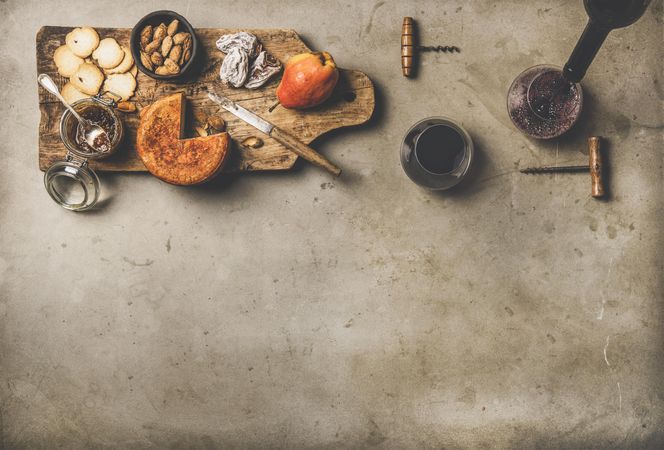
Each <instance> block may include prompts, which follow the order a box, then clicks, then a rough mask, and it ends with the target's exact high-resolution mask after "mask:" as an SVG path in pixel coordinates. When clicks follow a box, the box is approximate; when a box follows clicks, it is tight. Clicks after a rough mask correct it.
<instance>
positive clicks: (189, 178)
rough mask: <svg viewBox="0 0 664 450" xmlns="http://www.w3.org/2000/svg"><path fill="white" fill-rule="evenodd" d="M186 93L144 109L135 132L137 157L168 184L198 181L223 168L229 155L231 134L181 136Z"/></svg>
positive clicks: (205, 179)
mask: <svg viewBox="0 0 664 450" xmlns="http://www.w3.org/2000/svg"><path fill="white" fill-rule="evenodd" d="M184 102H185V96H184V94H183V93H177V94H172V95H169V96H167V97H164V98H162V99H159V100H157V101H156V102H154V103H153V104H152V105H150V106H149V107H147V108H145V109H143V111H141V122H140V124H139V127H138V132H137V135H136V149H137V150H138V156H139V157H140V158H141V160H142V161H143V164H144V165H145V167H146V168H147V169H148V171H149V172H150V173H151V174H152V175H154V176H156V177H157V178H159V179H161V180H163V181H166V182H167V183H171V184H177V185H182V186H186V185H192V184H199V183H203V182H205V181H208V180H210V179H211V178H213V177H214V176H215V175H216V174H217V173H219V171H220V170H221V168H222V166H223V164H224V162H225V161H226V158H227V157H228V154H229V147H230V139H229V137H228V133H220V134H214V135H212V136H202V137H197V138H193V139H182V132H183V129H184V111H185V109H184V106H185V105H184Z"/></svg>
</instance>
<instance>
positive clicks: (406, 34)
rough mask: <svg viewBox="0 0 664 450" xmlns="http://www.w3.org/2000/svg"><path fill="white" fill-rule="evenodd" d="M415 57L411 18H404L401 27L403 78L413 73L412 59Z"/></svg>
mask: <svg viewBox="0 0 664 450" xmlns="http://www.w3.org/2000/svg"><path fill="white" fill-rule="evenodd" d="M414 55H415V35H414V33H413V18H412V17H404V18H403V25H402V26H401V71H402V72H403V76H404V77H409V76H411V74H412V73H413V57H414Z"/></svg>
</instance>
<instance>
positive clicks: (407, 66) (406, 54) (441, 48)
mask: <svg viewBox="0 0 664 450" xmlns="http://www.w3.org/2000/svg"><path fill="white" fill-rule="evenodd" d="M416 40H417V39H416V36H415V21H414V20H413V18H412V17H404V18H403V24H402V25H401V72H402V73H403V76H404V77H410V76H412V75H413V71H414V67H415V58H416V57H417V52H418V51H421V52H442V53H455V52H456V53H459V52H461V50H460V49H459V47H456V46H449V45H435V46H426V45H417V43H416Z"/></svg>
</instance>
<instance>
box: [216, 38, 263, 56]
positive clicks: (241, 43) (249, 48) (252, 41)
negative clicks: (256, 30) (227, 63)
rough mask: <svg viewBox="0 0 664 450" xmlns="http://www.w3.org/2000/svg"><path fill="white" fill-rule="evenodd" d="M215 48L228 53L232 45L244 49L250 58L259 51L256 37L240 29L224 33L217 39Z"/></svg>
mask: <svg viewBox="0 0 664 450" xmlns="http://www.w3.org/2000/svg"><path fill="white" fill-rule="evenodd" d="M216 44H217V48H218V49H219V50H220V51H222V52H224V53H226V54H228V52H230V50H231V49H232V48H234V47H239V48H241V49H242V50H244V51H245V52H246V53H247V55H248V56H249V58H250V59H253V58H255V57H256V56H258V53H260V49H259V45H260V44H259V42H258V38H257V37H256V36H254V35H253V34H251V33H247V32H246V31H240V32H239V33H235V34H224V35H223V36H222V37H220V38H219V39H217V43H216Z"/></svg>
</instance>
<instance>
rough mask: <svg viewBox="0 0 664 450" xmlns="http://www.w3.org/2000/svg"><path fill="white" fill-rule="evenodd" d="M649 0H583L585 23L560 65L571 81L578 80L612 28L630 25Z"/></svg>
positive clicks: (576, 81)
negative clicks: (570, 52)
mask: <svg viewBox="0 0 664 450" xmlns="http://www.w3.org/2000/svg"><path fill="white" fill-rule="evenodd" d="M650 1H651V0H584V1H583V4H584V6H585V8H586V12H587V13H588V17H589V20H588V25H586V28H585V30H583V34H582V35H581V38H580V39H579V42H577V44H576V47H574V51H572V55H571V56H570V57H569V60H568V61H567V64H565V67H564V68H563V76H564V77H565V79H566V80H567V81H569V82H570V83H578V82H579V81H581V79H582V78H583V77H584V75H585V74H586V71H587V70H588V67H589V66H590V63H592V61H593V59H594V58H595V55H597V52H598V51H599V49H600V47H601V46H602V44H603V43H604V40H605V39H606V37H607V36H608V35H609V33H610V32H611V30H614V29H616V28H623V27H626V26H629V25H631V24H633V23H634V22H636V21H637V20H639V19H640V18H641V16H643V14H644V13H645V11H646V9H647V8H648V5H649V4H650Z"/></svg>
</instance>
